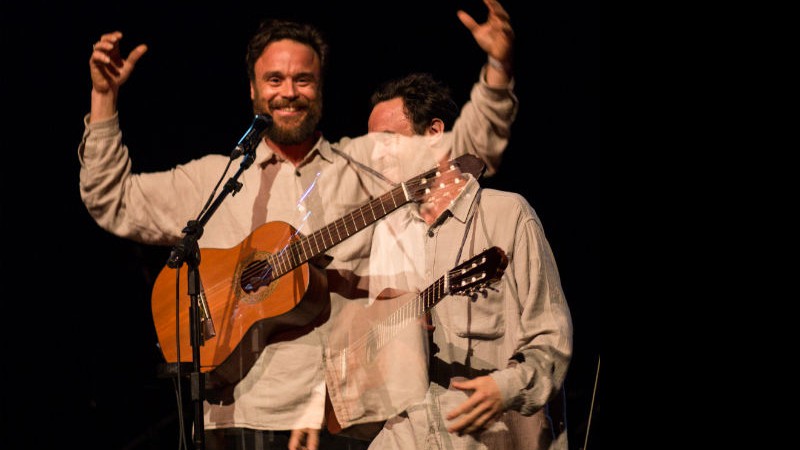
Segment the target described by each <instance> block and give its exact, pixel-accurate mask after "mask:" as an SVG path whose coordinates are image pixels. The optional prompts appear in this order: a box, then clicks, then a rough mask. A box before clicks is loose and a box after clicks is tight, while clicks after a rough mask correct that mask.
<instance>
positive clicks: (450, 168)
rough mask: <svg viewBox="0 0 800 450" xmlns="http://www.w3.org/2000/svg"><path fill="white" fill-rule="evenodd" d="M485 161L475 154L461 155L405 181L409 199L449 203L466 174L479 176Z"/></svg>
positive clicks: (465, 178) (440, 203)
mask: <svg viewBox="0 0 800 450" xmlns="http://www.w3.org/2000/svg"><path fill="white" fill-rule="evenodd" d="M485 170H486V163H484V162H483V161H482V160H481V159H480V158H478V157H477V156H475V155H469V154H467V155H461V156H459V157H458V158H455V159H452V160H450V161H447V162H445V163H441V164H440V165H439V167H437V168H435V169H431V170H429V171H427V172H425V173H423V174H421V175H418V176H416V177H414V178H412V179H410V180H408V182H406V186H407V188H408V191H409V194H410V195H411V199H412V200H413V201H415V202H418V203H424V202H426V203H436V204H439V205H442V204H446V203H449V202H450V201H452V200H453V199H455V198H456V197H457V196H458V193H459V192H461V189H462V188H463V186H464V184H465V183H466V181H467V180H468V177H467V174H469V175H472V176H473V177H475V178H476V179H477V178H480V177H481V175H483V172H484V171H485Z"/></svg>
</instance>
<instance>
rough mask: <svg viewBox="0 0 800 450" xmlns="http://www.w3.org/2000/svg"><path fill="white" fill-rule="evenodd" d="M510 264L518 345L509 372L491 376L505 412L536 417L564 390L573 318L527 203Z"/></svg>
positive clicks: (509, 365)
mask: <svg viewBox="0 0 800 450" xmlns="http://www.w3.org/2000/svg"><path fill="white" fill-rule="evenodd" d="M517 226H518V230H517V231H518V232H517V237H516V239H515V244H514V257H513V258H512V260H511V261H510V264H512V265H513V273H514V274H515V278H516V279H515V280H514V283H515V285H516V289H517V292H518V301H519V305H518V307H519V311H520V314H521V317H520V335H519V345H518V346H517V349H516V351H515V352H514V354H513V355H512V357H511V358H510V359H509V361H508V365H507V367H506V368H505V369H502V370H498V371H495V372H493V373H492V374H491V376H492V377H493V378H494V379H495V381H496V382H497V384H498V386H499V387H500V390H501V393H502V398H503V406H504V407H505V408H506V409H514V410H517V411H520V412H521V413H522V414H523V415H531V414H533V413H535V412H536V411H538V410H539V409H541V408H542V407H543V406H544V405H545V404H547V402H548V401H550V400H551V399H552V398H553V397H554V396H555V395H556V394H557V393H558V391H559V389H561V386H562V384H563V382H564V378H565V376H566V372H567V367H568V365H569V362H570V359H571V355H572V319H571V316H570V312H569V308H568V306H567V302H566V299H565V297H564V292H563V290H562V287H561V281H560V278H559V273H558V268H557V266H556V262H555V258H554V256H553V253H552V250H551V248H550V245H549V243H548V242H547V239H546V238H545V235H544V231H543V229H542V226H541V223H540V222H539V220H538V218H537V217H536V214H535V212H534V211H533V209H532V208H530V206H529V205H527V203H522V207H521V214H520V215H519V220H518V225H517Z"/></svg>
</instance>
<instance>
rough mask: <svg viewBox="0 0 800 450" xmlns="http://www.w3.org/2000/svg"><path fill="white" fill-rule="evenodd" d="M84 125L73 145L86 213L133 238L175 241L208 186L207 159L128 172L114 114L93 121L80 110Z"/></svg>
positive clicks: (108, 228)
mask: <svg viewBox="0 0 800 450" xmlns="http://www.w3.org/2000/svg"><path fill="white" fill-rule="evenodd" d="M84 126H85V129H84V133H83V138H82V140H81V143H80V145H79V147H78V159H79V162H80V181H79V186H80V195H81V199H82V200H83V203H84V205H85V206H86V208H87V210H88V211H89V214H90V215H91V216H92V218H93V219H94V220H95V221H96V222H97V224H98V225H99V226H100V227H102V228H103V229H105V230H106V231H109V232H111V233H113V234H115V235H117V236H120V237H123V238H128V239H132V240H134V241H137V242H141V243H146V244H160V245H167V244H172V243H175V242H177V241H178V239H179V238H180V236H181V235H182V230H183V228H184V227H185V226H186V224H187V221H188V220H189V219H191V218H194V217H195V216H196V215H197V214H198V212H199V211H198V209H199V206H200V205H202V203H201V201H202V200H203V199H204V195H207V194H206V193H205V192H202V187H203V186H208V185H209V183H208V182H207V181H208V180H204V179H203V176H204V175H203V174H204V173H210V171H209V170H205V169H204V167H206V166H208V162H211V159H212V158H206V159H207V160H208V161H206V162H203V161H201V160H196V161H194V162H190V163H188V164H185V165H180V166H178V167H176V168H174V169H172V170H168V171H163V172H153V173H147V174H133V173H132V171H131V159H130V156H129V153H128V148H127V146H126V145H125V144H124V143H123V141H122V131H121V130H120V126H119V115H118V114H115V115H114V117H112V118H110V119H109V120H106V121H102V122H96V123H89V121H88V115H86V117H85V118H84ZM215 173H219V172H217V171H215ZM210 185H211V186H213V183H211V184H210ZM176 193H177V194H179V195H176Z"/></svg>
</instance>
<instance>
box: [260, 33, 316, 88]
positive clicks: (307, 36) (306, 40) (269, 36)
mask: <svg viewBox="0 0 800 450" xmlns="http://www.w3.org/2000/svg"><path fill="white" fill-rule="evenodd" d="M282 39H290V40H293V41H296V42H299V43H301V44H305V45H308V46H309V47H311V48H312V49H314V51H315V52H316V53H317V55H319V61H320V71H321V73H322V74H324V73H325V65H326V64H327V62H328V51H329V50H328V42H327V41H326V40H325V36H324V35H323V34H322V32H321V31H320V30H319V29H317V28H316V27H314V26H313V25H310V24H307V23H299V22H294V21H291V20H282V19H266V20H263V21H262V22H261V24H260V25H259V27H258V31H256V33H255V34H254V35H253V37H252V38H250V42H249V43H248V44H247V56H246V57H245V60H246V62H247V75H248V76H249V77H250V81H253V80H255V77H256V69H255V66H256V61H257V60H258V58H259V57H260V56H261V53H263V52H264V49H265V48H266V47H267V45H269V44H270V43H272V42H275V41H280V40H282ZM321 84H322V80H320V85H321Z"/></svg>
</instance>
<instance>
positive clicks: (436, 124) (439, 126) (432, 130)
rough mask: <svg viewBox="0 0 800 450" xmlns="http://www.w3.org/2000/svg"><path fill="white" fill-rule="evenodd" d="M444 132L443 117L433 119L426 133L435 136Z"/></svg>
mask: <svg viewBox="0 0 800 450" xmlns="http://www.w3.org/2000/svg"><path fill="white" fill-rule="evenodd" d="M442 133H444V121H442V119H433V120H432V121H431V124H430V125H429V126H428V131H427V133H425V134H426V135H428V136H434V135H437V134H442Z"/></svg>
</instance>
